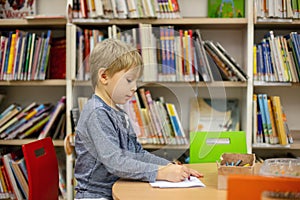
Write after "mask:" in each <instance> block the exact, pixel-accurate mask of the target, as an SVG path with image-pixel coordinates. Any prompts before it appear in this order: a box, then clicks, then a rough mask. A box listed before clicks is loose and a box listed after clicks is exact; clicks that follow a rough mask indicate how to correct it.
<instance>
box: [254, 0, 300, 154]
mask: <svg viewBox="0 0 300 200" xmlns="http://www.w3.org/2000/svg"><path fill="white" fill-rule="evenodd" d="M271 3H273V1H272V2H271ZM293 3H294V2H293ZM293 3H291V5H289V4H287V9H286V10H287V11H286V12H287V13H285V12H283V13H282V14H281V15H280V16H281V17H269V15H270V13H267V12H265V13H260V12H258V14H257V18H256V19H255V20H254V24H253V27H254V44H255V46H254V48H253V50H254V53H253V55H254V66H253V79H254V81H253V94H256V95H266V98H267V101H270V103H269V104H267V109H269V108H270V107H271V109H270V110H269V111H265V112H264V114H261V115H262V116H261V117H258V118H257V119H258V120H257V123H261V124H264V123H263V122H261V120H260V118H262V119H263V115H265V117H266V118H265V119H267V120H266V122H265V124H270V125H271V126H267V125H266V126H265V127H267V128H266V129H264V127H262V131H261V129H259V128H258V129H256V128H255V127H254V128H253V145H252V149H253V151H254V152H255V153H257V155H261V156H265V157H276V156H287V154H292V156H293V157H299V155H300V152H299V141H300V137H299V136H300V134H299V130H300V126H299V123H298V120H297V118H298V113H299V112H300V107H299V104H298V102H299V100H300V96H299V93H298V90H299V78H300V74H299V61H300V57H299V50H297V49H298V48H299V43H298V42H299V39H298V40H297V39H296V38H297V37H298V38H299V30H300V29H299V23H300V21H299V18H298V14H296V13H294V14H293V12H290V13H288V12H289V11H293V9H292V10H291V9H289V6H293ZM269 6H272V5H269ZM276 6H282V5H281V4H278V5H276ZM258 9H259V8H257V7H256V10H258ZM262 11H264V9H263V10H262ZM276 12H277V10H275V13H271V15H273V14H275V15H276ZM262 15H264V17H262ZM296 41H297V42H296ZM296 43H297V44H296ZM297 52H298V53H297ZM265 58H268V59H265ZM274 97H275V98H276V99H279V102H280V104H279V105H280V109H276V108H275V107H276V105H277V104H276V102H275V101H274ZM257 98H258V96H257ZM277 102H278V101H277ZM262 104H263V103H262ZM257 105H258V106H259V103H258V104H257ZM255 110H256V109H255V108H253V111H255ZM258 110H259V113H261V110H260V109H258ZM277 111H279V113H278V112H277ZM280 113H281V114H280ZM274 114H277V115H276V116H275V115H274ZM258 115H259V114H257V116H258ZM272 115H273V116H272ZM253 116H256V115H255V114H253ZM268 116H269V117H268ZM277 116H278V117H279V120H278V121H276V120H277ZM281 116H282V117H281ZM268 118H269V119H270V121H271V123H267V122H268V121H269V120H268ZM272 119H275V121H274V122H273V124H274V126H273V127H272ZM262 121H263V120H262ZM280 121H281V122H283V123H278V122H280ZM254 122H255V119H254ZM278 124H281V125H278ZM263 126H264V125H263ZM256 127H257V126H256ZM265 132H267V134H266V135H267V138H266V137H265V136H263V137H265V140H263V141H260V142H257V141H259V140H260V139H259V137H257V134H259V133H265ZM268 133H271V134H270V135H269V136H268ZM255 137H256V138H255ZM268 138H269V139H268ZM274 138H275V139H274ZM290 156H291V155H290Z"/></svg>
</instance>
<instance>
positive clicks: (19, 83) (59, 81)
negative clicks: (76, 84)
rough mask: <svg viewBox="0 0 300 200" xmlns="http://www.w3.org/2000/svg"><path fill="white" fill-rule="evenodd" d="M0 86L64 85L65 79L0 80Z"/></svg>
mask: <svg viewBox="0 0 300 200" xmlns="http://www.w3.org/2000/svg"><path fill="white" fill-rule="evenodd" d="M0 86H66V80H64V79H48V80H41V81H38V80H36V81H0Z"/></svg>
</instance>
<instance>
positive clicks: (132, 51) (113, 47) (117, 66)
mask: <svg viewBox="0 0 300 200" xmlns="http://www.w3.org/2000/svg"><path fill="white" fill-rule="evenodd" d="M89 62H90V72H91V81H92V86H93V88H94V89H95V88H96V86H97V83H98V71H99V69H100V68H106V71H107V73H108V75H109V76H113V75H114V74H115V73H117V72H119V71H122V70H124V69H125V70H126V71H127V70H129V69H131V68H133V67H140V76H141V75H142V72H143V61H142V57H141V55H140V54H139V52H138V50H137V49H136V48H134V47H133V46H131V45H129V44H126V43H124V42H122V41H120V40H118V39H106V40H104V41H102V42H100V43H98V44H97V45H96V46H95V47H94V49H93V51H92V53H91V55H90V58H89Z"/></svg>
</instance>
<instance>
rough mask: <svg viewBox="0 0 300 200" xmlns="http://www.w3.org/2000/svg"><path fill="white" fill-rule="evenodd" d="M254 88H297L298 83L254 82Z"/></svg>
mask: <svg viewBox="0 0 300 200" xmlns="http://www.w3.org/2000/svg"><path fill="white" fill-rule="evenodd" d="M253 86H254V87H272V86H273V87H299V86H300V83H285V82H265V81H254V83H253Z"/></svg>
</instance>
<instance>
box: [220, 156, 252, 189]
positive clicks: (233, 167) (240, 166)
mask: <svg viewBox="0 0 300 200" xmlns="http://www.w3.org/2000/svg"><path fill="white" fill-rule="evenodd" d="M254 165H255V155H254V154H238V153H224V154H222V155H221V162H217V167H218V189H227V176H228V175H229V174H253V173H254Z"/></svg>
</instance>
